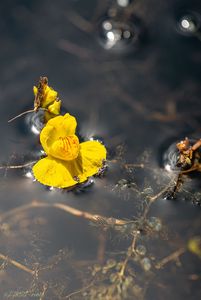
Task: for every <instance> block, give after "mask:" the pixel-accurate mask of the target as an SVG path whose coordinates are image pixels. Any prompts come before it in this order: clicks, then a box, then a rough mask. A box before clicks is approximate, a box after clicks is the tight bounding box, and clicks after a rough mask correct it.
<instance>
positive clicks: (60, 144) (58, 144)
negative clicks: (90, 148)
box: [49, 134, 80, 161]
mask: <svg viewBox="0 0 201 300" xmlns="http://www.w3.org/2000/svg"><path fill="white" fill-rule="evenodd" d="M79 149H80V145H79V139H78V137H77V136H76V135H75V134H74V135H68V136H66V137H64V138H62V137H60V138H59V139H58V140H56V141H55V142H54V143H52V145H51V147H50V148H49V154H50V155H51V156H53V157H56V158H59V159H62V160H67V161H68V160H73V159H75V158H77V156H78V154H79Z"/></svg>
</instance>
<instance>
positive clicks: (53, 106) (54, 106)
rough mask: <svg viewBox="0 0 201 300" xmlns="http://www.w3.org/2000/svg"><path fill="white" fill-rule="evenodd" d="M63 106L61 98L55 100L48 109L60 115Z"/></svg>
mask: <svg viewBox="0 0 201 300" xmlns="http://www.w3.org/2000/svg"><path fill="white" fill-rule="evenodd" d="M60 108H61V100H59V101H54V103H53V104H51V105H49V106H48V111H49V112H50V113H52V114H54V115H58V114H59V113H60Z"/></svg>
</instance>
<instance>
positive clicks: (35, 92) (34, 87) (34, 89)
mask: <svg viewBox="0 0 201 300" xmlns="http://www.w3.org/2000/svg"><path fill="white" fill-rule="evenodd" d="M33 93H34V96H36V95H37V93H38V88H37V87H36V86H33Z"/></svg>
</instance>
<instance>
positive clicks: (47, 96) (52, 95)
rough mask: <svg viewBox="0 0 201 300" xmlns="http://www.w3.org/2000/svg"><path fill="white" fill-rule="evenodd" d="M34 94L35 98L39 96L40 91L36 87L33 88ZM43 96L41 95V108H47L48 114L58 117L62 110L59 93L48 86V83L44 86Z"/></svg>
mask: <svg viewBox="0 0 201 300" xmlns="http://www.w3.org/2000/svg"><path fill="white" fill-rule="evenodd" d="M33 92H34V95H35V97H36V96H37V94H38V92H39V90H38V88H37V87H36V86H34V87H33ZM41 92H42V95H41V99H40V101H41V103H40V107H42V108H47V109H48V112H49V113H51V114H53V115H58V114H59V113H60V108H61V100H58V93H57V92H56V91H55V90H54V89H53V88H51V87H49V86H48V84H47V83H44V82H43V84H42V91H41Z"/></svg>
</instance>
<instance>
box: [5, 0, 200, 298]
mask: <svg viewBox="0 0 201 300" xmlns="http://www.w3.org/2000/svg"><path fill="white" fill-rule="evenodd" d="M117 2H118V1H117ZM117 2H116V1H106V0H105V1H92V0H91V1H88V0H85V1H70V0H69V1H62V0H61V1H58V2H56V1H51V2H50V1H46V0H44V1H37V0H36V1H19V0H18V1H17V0H15V1H1V4H0V7H1V19H0V25H1V26H0V28H1V48H0V49H1V50H0V62H1V75H0V76H1V81H0V88H1V93H0V97H1V111H0V114H1V118H0V134H1V147H0V161H1V165H17V164H21V163H26V162H29V161H31V160H34V159H35V157H36V156H37V155H38V153H39V151H40V149H41V148H40V144H39V141H38V137H37V136H35V135H33V134H32V133H31V132H30V131H29V128H27V127H26V126H25V121H24V120H25V118H22V119H19V120H16V121H15V122H13V123H10V124H8V123H7V120H8V119H10V118H11V117H13V116H15V115H16V114H18V113H20V112H22V111H23V110H25V109H27V108H31V107H32V105H33V94H32V86H33V85H34V84H36V83H37V80H38V78H39V76H41V75H42V76H48V78H49V82H50V85H51V86H53V87H54V88H55V89H56V90H57V91H58V92H59V95H60V98H61V99H62V102H63V106H64V107H65V109H66V111H69V112H70V113H71V114H73V115H75V116H76V118H77V120H78V124H79V134H80V135H81V136H83V137H84V138H86V139H87V138H89V137H92V136H98V137H101V138H102V139H103V140H104V143H105V145H106V147H107V149H108V159H109V160H116V161H117V162H110V161H109V162H108V170H107V172H106V174H105V176H104V177H103V178H96V179H95V182H94V184H93V185H92V186H91V187H88V188H86V189H84V190H83V191H80V190H78V189H77V190H76V191H72V192H68V193H67V192H60V191H56V190H53V191H49V190H48V189H46V188H45V187H43V186H41V185H40V184H39V183H37V182H33V181H32V179H31V178H27V177H26V176H25V175H26V174H27V172H28V170H27V169H26V168H25V169H22V170H9V169H3V170H0V171H1V178H0V189H1V202H0V205H1V206H0V211H1V215H0V219H1V223H0V229H1V236H0V256H1V261H0V266H1V267H0V295H1V297H0V299H2V300H4V299H5V300H6V299H48V300H51V299H117V300H118V299H161V298H163V299H199V297H200V295H201V289H200V284H199V282H200V276H201V275H200V274H201V264H200V263H201V261H200V257H199V255H196V254H195V253H192V252H191V251H189V250H188V249H187V245H188V243H189V241H191V240H192V239H194V238H195V237H198V238H200V225H201V222H200V206H199V205H198V204H199V203H200V202H201V194H200V191H201V183H200V182H201V181H200V176H199V174H195V175H192V176H189V177H187V178H186V179H185V181H184V185H183V186H182V190H181V191H180V192H179V193H178V195H177V199H176V200H173V201H168V200H164V197H163V195H161V196H159V197H158V198H157V200H156V201H155V202H154V203H153V204H152V205H151V207H150V209H149V211H148V214H147V215H146V219H145V220H144V223H143V224H142V225H141V226H139V224H138V225H137V226H138V227H137V229H138V230H139V229H140V232H139V233H138V235H137V240H136V244H135V251H134V253H133V254H132V255H131V256H129V255H130V254H129V247H130V245H131V244H132V240H133V234H134V235H135V234H136V230H135V229H136V227H135V226H134V227H133V229H132V228H131V227H129V226H127V227H126V226H124V227H123V226H119V227H117V228H114V226H110V227H112V228H108V224H105V223H104V222H103V220H102V222H95V224H93V225H96V226H92V224H91V223H90V222H89V220H88V219H86V218H83V217H77V216H73V215H72V214H69V213H66V212H65V211H64V210H61V209H59V208H55V207H53V205H55V203H63V204H65V205H68V206H71V207H74V208H77V209H78V210H80V211H87V212H89V213H91V214H99V215H102V216H104V217H108V218H109V217H113V218H117V219H121V220H123V221H125V220H131V221H133V220H138V221H139V220H141V219H142V216H143V215H144V211H145V210H146V207H147V203H148V202H149V201H148V200H149V197H150V196H153V195H156V194H157V193H158V192H160V191H161V190H162V189H164V187H165V186H167V185H168V184H169V182H170V180H171V179H172V178H173V176H174V175H173V174H172V173H168V172H167V171H165V170H164V168H163V164H162V156H163V153H164V151H166V149H167V148H168V147H169V146H170V145H171V144H172V143H175V142H176V141H178V140H181V139H183V138H184V137H185V136H188V137H189V138H193V139H198V138H200V134H201V121H200V120H201V119H200V117H201V111H200V94H201V88H200V78H201V68H200V63H201V51H200V50H201V40H200V35H199V28H198V27H199V22H200V21H201V17H200V16H201V6H200V4H199V1H191V2H189V1H168V2H167V1H166V2H167V3H165V2H164V1H159V0H151V1H140V0H136V1H130V2H131V3H130V6H128V7H127V8H120V7H119V6H118V4H115V3H117ZM128 2H129V1H128ZM119 3H120V1H119ZM115 9H116V10H117V12H116V17H114V16H113V14H114V13H115ZM185 16H188V18H189V16H190V17H191V20H193V22H194V25H196V26H197V28H198V29H197V31H196V33H195V32H194V31H190V32H187V31H186V30H185V28H183V29H182V28H181V26H180V25H179V20H180V21H181V20H182V18H183V17H185ZM184 19H185V18H184ZM185 20H186V19H185ZM188 20H189V19H188ZM104 22H105V23H104ZM103 23H104V26H106V27H103ZM180 23H181V22H180ZM111 24H112V26H113V29H114V31H112V32H110V34H109V35H107V33H108V32H107V30H105V28H106V29H107V28H110V26H111ZM183 24H184V25H185V24H186V23H185V22H184V23H183ZM200 24H201V23H200ZM108 26H109V27H108ZM119 28H120V29H121V30H122V31H121V34H122V35H121V36H120V37H119ZM122 32H123V33H122ZM125 32H126V33H125ZM114 37H116V38H117V40H116V41H114ZM108 38H109V41H108V40H107V39H108ZM119 152H121V153H120V154H119ZM125 164H136V166H133V167H131V168H129V169H126V168H125ZM141 164H143V166H142V165H141ZM122 179H124V181H122ZM33 201H38V202H37V203H42V204H44V205H43V207H33V205H32V206H31V203H33ZM196 203H198V204H196ZM45 204H49V206H48V207H46V206H45ZM153 217H156V218H158V219H153ZM150 218H152V219H150ZM147 220H148V221H147ZM150 221H151V225H150ZM154 222H155V223H156V224H155V223H154ZM160 223H162V228H161V225H160ZM135 224H136V223H135ZM154 224H155V225H154ZM157 226H159V227H157ZM140 246H144V247H145V248H146V253H144V254H143V253H141V255H139V252H140V250H139V249H141V252H143V250H144V248H143V247H141V248H140ZM137 249H138V250H137ZM182 249H184V251H183V252H182ZM177 251H178V253H180V252H179V251H181V255H180V254H179V255H178V257H177V254H176V255H175V257H177V258H176V259H171V258H170V261H169V262H167V263H164V266H163V268H160V269H158V268H157V264H158V263H159V262H160V261H161V260H162V259H163V258H164V257H168V256H169V255H171V254H172V253H177ZM173 257H174V256H173ZM108 259H113V260H115V261H112V262H111V261H110V262H109V264H111V265H112V264H114V266H113V267H111V268H109V267H107V266H108ZM11 260H12V261H11ZM16 262H18V263H19V264H20V265H18V264H17V265H16ZM125 262H126V264H125V270H124V274H123V276H122V277H121V280H122V281H121V283H119V281H118V280H116V281H115V280H114V277H115V276H116V275H115V274H117V275H118V274H120V271H122V265H123V264H124V263H125ZM118 263H121V265H120V266H119V269H118V266H117V264H118ZM97 264H98V265H99V267H97V268H98V270H99V271H97V273H96V275H95V276H94V274H95V271H94V268H95V267H94V265H97ZM24 267H27V268H28V270H27V269H24ZM31 272H32V273H31ZM112 276H113V277H112ZM118 276H120V275H118ZM112 278H113V279H112ZM126 280H127V281H126ZM129 280H130V285H129V283H128V282H129ZM125 282H127V283H126V284H125ZM76 291H80V292H77V293H75V294H74V295H72V296H68V295H70V294H71V293H73V292H76Z"/></svg>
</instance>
